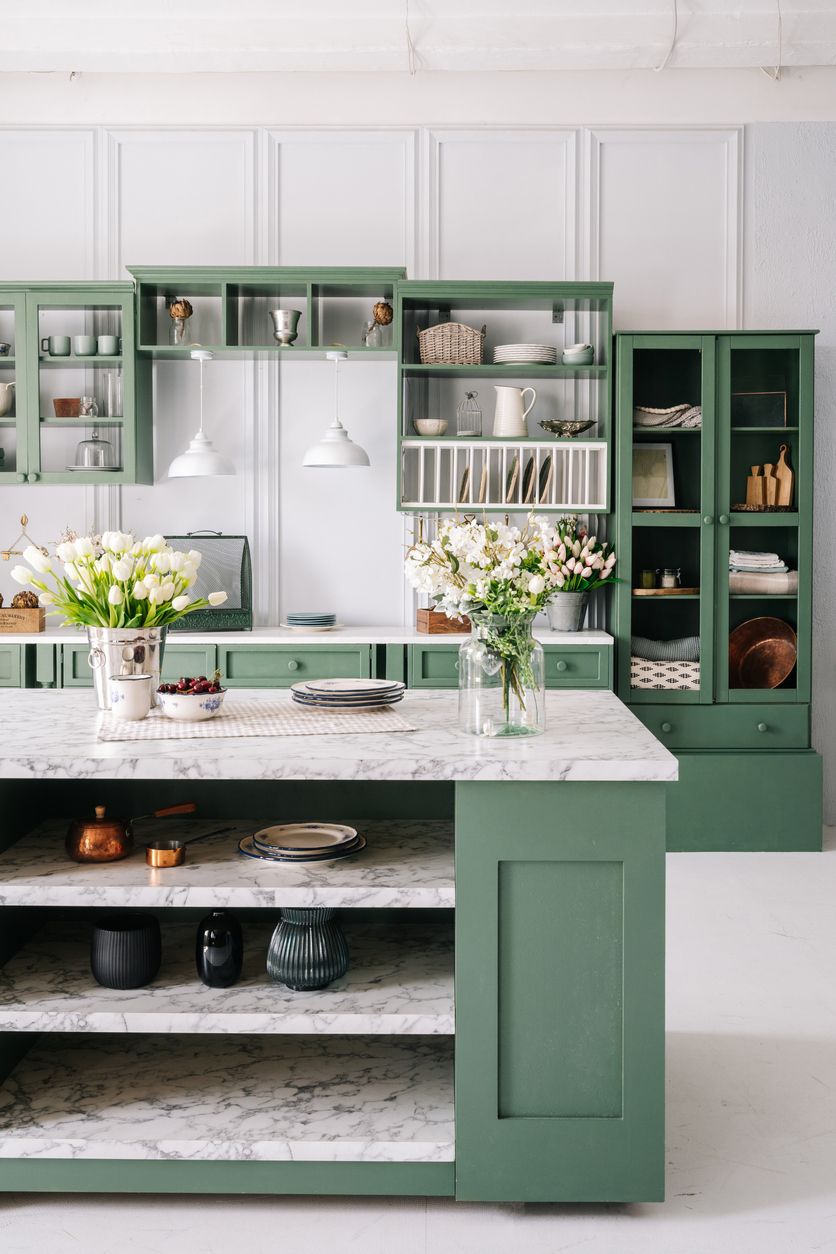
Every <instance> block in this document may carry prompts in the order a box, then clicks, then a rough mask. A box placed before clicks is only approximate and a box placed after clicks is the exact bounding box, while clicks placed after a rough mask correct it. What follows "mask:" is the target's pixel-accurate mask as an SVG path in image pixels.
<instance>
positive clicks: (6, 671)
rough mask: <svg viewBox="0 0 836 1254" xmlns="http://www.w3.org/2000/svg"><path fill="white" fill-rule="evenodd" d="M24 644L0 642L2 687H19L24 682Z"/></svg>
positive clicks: (0, 677) (0, 681)
mask: <svg viewBox="0 0 836 1254" xmlns="http://www.w3.org/2000/svg"><path fill="white" fill-rule="evenodd" d="M22 655H23V645H19V644H0V688H19V687H20V686H21V683H22V682H23V656H22Z"/></svg>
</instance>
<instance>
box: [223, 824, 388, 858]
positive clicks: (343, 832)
mask: <svg viewBox="0 0 836 1254" xmlns="http://www.w3.org/2000/svg"><path fill="white" fill-rule="evenodd" d="M365 847H366V839H365V837H364V836H361V835H360V834H359V833H358V832H357V830H356V828H353V827H345V826H343V824H341V823H280V824H278V825H277V826H275V827H264V828H262V829H261V831H260V832H255V833H254V835H252V836H244V837H243V839H242V840H239V842H238V849H239V851H240V852H241V853H243V854H244V856H245V857H246V858H262V859H263V860H264V861H266V862H334V861H335V860H336V859H337V858H346V857H348V855H349V854H350V853H359V852H360V850H361V849H365Z"/></svg>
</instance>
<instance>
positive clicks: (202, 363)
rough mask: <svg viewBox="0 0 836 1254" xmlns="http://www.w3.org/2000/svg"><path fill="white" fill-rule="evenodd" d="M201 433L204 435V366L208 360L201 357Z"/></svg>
mask: <svg viewBox="0 0 836 1254" xmlns="http://www.w3.org/2000/svg"><path fill="white" fill-rule="evenodd" d="M199 365H200V432H199V434H200V435H203V367H204V366H205V365H206V362H205V361H204V360H203V358H202V357H201V359H200V362H199Z"/></svg>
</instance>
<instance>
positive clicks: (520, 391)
mask: <svg viewBox="0 0 836 1254" xmlns="http://www.w3.org/2000/svg"><path fill="white" fill-rule="evenodd" d="M494 391H495V392H496V410H495V411H494V419H493V433H494V435H495V436H498V437H499V438H501V439H506V438H508V439H515V440H524V439H525V437H526V436H527V435H528V427H527V426H526V425H525V420H526V417H527V416H528V414H529V413H530V411H531V407H532V406H533V404H534V402H535V401H536V400H537V393H536V391H535V390H534V388H509V387H499V386H498V385H496V384H494ZM526 392H530V393H531V400H530V401H529V403H528V405H527V406H526V407H525V409H523V397H524V396H525V394H526Z"/></svg>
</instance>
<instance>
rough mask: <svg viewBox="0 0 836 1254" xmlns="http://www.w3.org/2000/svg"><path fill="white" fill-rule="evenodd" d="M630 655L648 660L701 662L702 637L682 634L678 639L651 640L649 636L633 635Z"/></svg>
mask: <svg viewBox="0 0 836 1254" xmlns="http://www.w3.org/2000/svg"><path fill="white" fill-rule="evenodd" d="M630 655H631V657H636V658H642V659H643V660H644V661H648V662H699V660H700V638H699V636H680V637H679V638H678V639H676V640H650V639H649V638H648V637H647V636H633V637H632V639H631V641H630Z"/></svg>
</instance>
